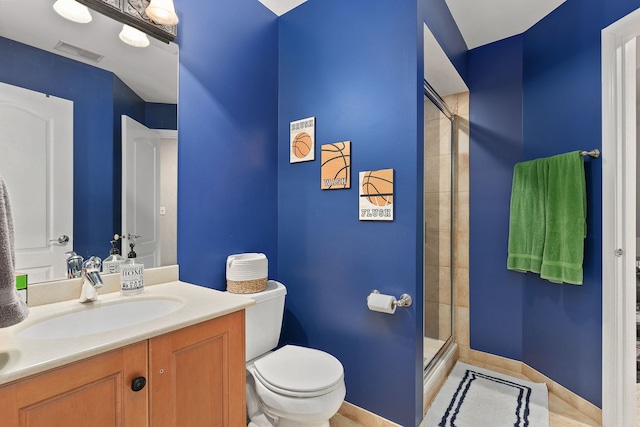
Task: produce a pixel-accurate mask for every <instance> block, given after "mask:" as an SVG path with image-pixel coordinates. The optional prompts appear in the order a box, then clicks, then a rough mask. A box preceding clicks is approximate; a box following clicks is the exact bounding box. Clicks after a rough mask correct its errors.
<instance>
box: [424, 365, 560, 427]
mask: <svg viewBox="0 0 640 427" xmlns="http://www.w3.org/2000/svg"><path fill="white" fill-rule="evenodd" d="M425 426H426V427H503V426H504V427H507V426H508V427H549V396H548V392H547V386H546V384H539V383H532V382H530V381H525V380H521V379H519V378H514V377H511V376H509V375H504V374H500V373H498V372H494V371H489V370H487V369H482V368H477V367H475V366H471V365H467V364H465V363H462V362H457V363H456V366H454V367H453V370H452V371H451V374H449V377H448V378H447V381H446V382H445V383H444V385H443V386H442V389H440V392H438V395H437V396H436V398H435V400H434V401H433V403H432V404H431V408H429V410H428V411H427V416H426V422H425Z"/></svg>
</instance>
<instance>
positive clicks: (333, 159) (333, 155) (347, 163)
mask: <svg viewBox="0 0 640 427" xmlns="http://www.w3.org/2000/svg"><path fill="white" fill-rule="evenodd" d="M320 148H321V149H320V162H321V165H320V188H321V189H323V190H338V189H341V188H351V141H344V142H334V143H332V144H324V145H322V146H321V147H320Z"/></svg>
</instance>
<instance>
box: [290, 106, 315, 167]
mask: <svg viewBox="0 0 640 427" xmlns="http://www.w3.org/2000/svg"><path fill="white" fill-rule="evenodd" d="M289 129H290V140H289V142H290V147H291V150H290V156H289V163H298V162H309V161H311V160H315V151H316V150H315V140H316V118H315V117H308V118H306V119H302V120H296V121H295V122H291V126H290V128H289Z"/></svg>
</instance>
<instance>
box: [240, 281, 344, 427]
mask: <svg viewBox="0 0 640 427" xmlns="http://www.w3.org/2000/svg"><path fill="white" fill-rule="evenodd" d="M286 294H287V289H286V288H285V287H284V286H283V285H282V284H281V283H279V282H276V281H273V280H270V281H269V282H268V283H267V289H266V290H264V291H262V292H258V293H255V294H245V295H243V296H247V297H249V298H252V299H254V300H255V301H256V305H254V306H251V307H248V308H247V309H246V342H247V348H246V349H247V353H246V360H247V415H248V417H249V418H250V422H249V426H250V427H265V426H278V427H294V426H295V427H329V419H330V418H331V417H332V416H334V415H335V414H336V412H338V409H339V408H340V405H342V402H343V400H344V397H345V394H346V387H345V384H344V369H343V367H342V364H341V363H340V361H339V360H338V359H336V358H335V357H333V356H332V355H330V354H328V353H325V352H323V351H320V350H315V349H311V348H306V347H299V346H295V345H287V346H284V347H282V348H280V349H278V350H276V351H272V350H273V349H274V348H276V346H277V345H278V340H279V339H280V330H281V329H282V317H283V314H284V299H285V295H286Z"/></svg>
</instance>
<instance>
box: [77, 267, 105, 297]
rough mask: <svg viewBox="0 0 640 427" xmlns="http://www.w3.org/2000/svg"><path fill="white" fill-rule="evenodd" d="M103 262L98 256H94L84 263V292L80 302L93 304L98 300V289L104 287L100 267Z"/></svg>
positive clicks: (81, 294)
mask: <svg viewBox="0 0 640 427" xmlns="http://www.w3.org/2000/svg"><path fill="white" fill-rule="evenodd" d="M101 266H102V260H101V259H100V258H98V257H97V256H92V257H91V258H89V259H88V260H86V261H85V262H83V263H82V292H81V293H80V302H81V303H85V302H92V301H95V300H97V299H98V289H99V288H101V287H102V277H100V267H101Z"/></svg>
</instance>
